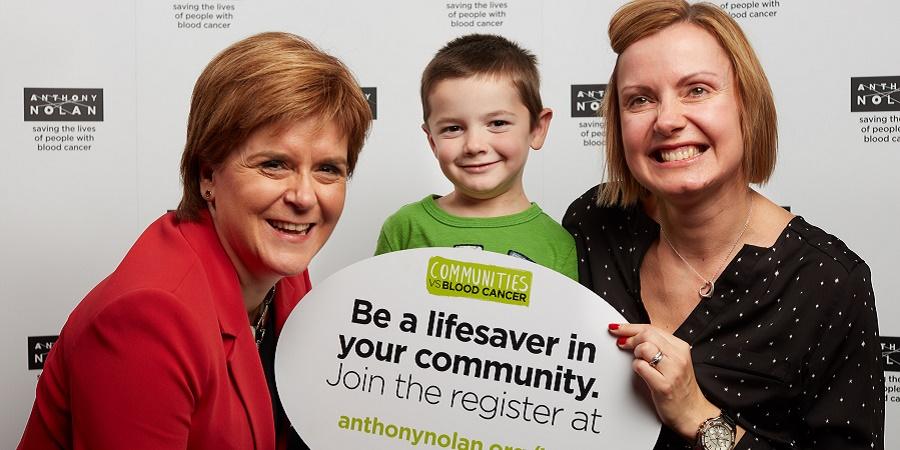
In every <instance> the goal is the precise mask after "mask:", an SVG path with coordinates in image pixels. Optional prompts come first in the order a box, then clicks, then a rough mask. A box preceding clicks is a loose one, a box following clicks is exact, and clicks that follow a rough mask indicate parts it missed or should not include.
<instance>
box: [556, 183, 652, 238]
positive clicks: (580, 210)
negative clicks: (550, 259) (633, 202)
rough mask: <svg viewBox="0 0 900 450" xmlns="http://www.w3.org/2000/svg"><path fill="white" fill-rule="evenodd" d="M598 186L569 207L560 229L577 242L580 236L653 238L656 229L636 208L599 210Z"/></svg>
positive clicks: (601, 208) (603, 207) (608, 207)
mask: <svg viewBox="0 0 900 450" xmlns="http://www.w3.org/2000/svg"><path fill="white" fill-rule="evenodd" d="M600 188H601V185H597V186H594V187H592V188H590V189H589V190H587V191H586V192H585V193H584V194H582V195H581V196H580V197H578V198H576V199H575V200H574V201H572V203H571V204H570V205H569V208H568V209H567V210H566V213H565V215H564V216H563V220H562V226H563V227H564V228H565V229H566V230H568V231H569V233H572V234H573V235H574V236H575V237H576V238H578V237H579V235H597V234H604V235H608V236H610V237H613V238H615V239H617V240H620V239H625V238H628V239H630V237H633V236H636V235H639V234H651V235H655V233H656V232H657V230H656V229H657V228H658V226H657V225H656V223H655V222H653V220H652V219H650V218H649V217H647V215H646V214H644V212H643V211H641V209H640V207H638V206H631V207H627V208H625V207H621V206H599V205H598V204H597V194H598V192H599V189H600Z"/></svg>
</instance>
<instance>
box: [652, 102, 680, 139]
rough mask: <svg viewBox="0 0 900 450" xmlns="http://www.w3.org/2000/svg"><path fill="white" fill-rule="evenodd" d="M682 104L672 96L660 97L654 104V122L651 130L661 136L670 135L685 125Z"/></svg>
mask: <svg viewBox="0 0 900 450" xmlns="http://www.w3.org/2000/svg"><path fill="white" fill-rule="evenodd" d="M683 107H684V105H683V104H682V103H681V102H680V101H678V100H677V99H674V98H668V99H662V100H660V101H659V103H658V104H657V106H656V122H655V123H654V124H653V130H654V131H656V132H657V133H659V134H661V135H663V136H672V135H673V134H675V133H677V132H678V131H679V130H681V129H682V128H684V127H685V125H686V122H687V119H686V118H685V117H684V110H683V109H682V108H683Z"/></svg>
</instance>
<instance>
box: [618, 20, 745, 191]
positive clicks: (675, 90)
mask: <svg viewBox="0 0 900 450" xmlns="http://www.w3.org/2000/svg"><path fill="white" fill-rule="evenodd" d="M617 82H618V94H619V113H620V117H621V127H622V128H621V131H622V143H623V146H624V149H625V160H626V162H627V164H628V168H629V170H630V171H631V173H632V174H633V175H634V177H635V178H636V179H637V181H638V182H639V183H640V184H641V185H643V186H644V187H645V188H647V189H648V190H649V191H650V192H652V193H654V194H656V195H658V196H662V197H670V196H677V195H684V194H698V193H702V192H704V191H707V190H710V189H715V188H716V187H721V186H723V185H726V184H727V183H737V184H742V185H744V186H746V183H747V181H746V177H745V175H744V174H743V171H742V169H741V164H742V158H743V151H744V150H743V140H742V137H741V121H740V114H741V113H740V104H739V98H738V94H737V92H736V89H735V87H734V86H735V83H734V74H733V70H732V67H731V62H730V61H729V59H728V57H727V55H726V54H725V51H724V50H722V48H721V46H720V45H719V43H718V42H717V41H716V39H715V38H714V37H713V36H712V35H710V34H709V33H707V32H706V31H704V30H703V29H702V28H700V27H697V26H696V25H691V24H686V23H681V24H677V25H673V26H670V27H668V28H666V29H664V30H662V31H660V32H658V33H656V34H653V35H650V36H648V37H646V38H644V39H641V40H639V41H637V42H635V43H634V44H632V45H630V46H629V47H628V48H626V49H625V51H624V52H622V54H621V55H620V57H619V62H618V75H617Z"/></svg>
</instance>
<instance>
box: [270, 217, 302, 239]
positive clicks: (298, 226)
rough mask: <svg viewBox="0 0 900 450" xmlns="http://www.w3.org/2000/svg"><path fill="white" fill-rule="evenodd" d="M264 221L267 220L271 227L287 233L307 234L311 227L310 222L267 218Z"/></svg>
mask: <svg viewBox="0 0 900 450" xmlns="http://www.w3.org/2000/svg"><path fill="white" fill-rule="evenodd" d="M266 222H268V223H269V225H271V226H272V228H274V229H276V230H278V231H281V232H282V233H288V234H297V235H305V234H308V233H309V230H310V228H312V224H311V223H291V222H282V221H280V220H267V221H266Z"/></svg>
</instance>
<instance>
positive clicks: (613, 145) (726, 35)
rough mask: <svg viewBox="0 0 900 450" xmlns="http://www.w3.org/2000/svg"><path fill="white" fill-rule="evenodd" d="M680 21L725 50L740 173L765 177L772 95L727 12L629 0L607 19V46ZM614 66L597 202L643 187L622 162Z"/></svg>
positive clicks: (615, 200)
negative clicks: (736, 114)
mask: <svg viewBox="0 0 900 450" xmlns="http://www.w3.org/2000/svg"><path fill="white" fill-rule="evenodd" d="M679 23H690V24H693V25H696V26H699V27H700V28H702V29H704V30H706V31H707V32H708V33H709V34H711V35H712V36H713V37H715V38H716V40H718V41H719V45H721V46H722V49H723V50H724V51H725V53H726V54H727V55H728V59H729V60H730V61H731V66H732V68H733V70H734V82H735V86H736V87H737V92H738V105H739V106H738V107H739V108H740V118H741V133H742V135H743V144H744V158H743V163H742V167H743V172H744V175H745V176H746V177H747V181H748V182H749V183H756V184H763V183H765V182H767V181H768V180H769V177H771V176H772V172H773V171H774V170H775V159H776V153H777V148H778V123H777V117H776V114H775V100H774V99H773V97H772V88H771V87H770V86H769V80H768V79H767V78H766V74H765V72H764V71H763V69H762V65H761V64H760V63H759V59H758V58H757V57H756V53H754V51H753V48H752V47H751V46H750V42H749V41H748V40H747V37H746V36H745V35H744V32H743V31H741V28H740V26H739V25H738V24H737V23H736V22H735V21H734V19H732V18H731V16H729V15H728V13H726V12H724V11H722V10H721V9H720V8H719V7H718V6H716V5H713V4H712V3H705V2H704V3H696V4H693V5H691V4H689V3H688V2H686V1H684V0H634V1H632V2H629V3H628V4H626V5H624V6H622V7H621V8H619V10H618V11H616V13H615V15H613V18H612V19H611V20H610V22H609V41H610V45H611V46H612V49H613V51H614V52H615V53H616V54H617V55H621V54H622V52H624V51H625V49H627V48H628V46H630V45H631V44H633V43H635V42H637V41H639V40H641V39H643V38H645V37H647V36H650V35H652V34H655V33H658V32H660V31H662V30H663V29H665V28H668V27H670V26H672V25H675V24H679ZM618 67H619V66H618V62H617V63H616V67H615V68H614V69H613V72H612V75H611V76H610V77H609V84H608V85H607V87H606V94H605V96H604V99H603V108H602V115H603V117H604V121H605V126H604V128H605V133H606V176H607V181H608V182H607V183H606V184H605V185H604V188H603V189H601V190H600V193H599V194H600V195H599V201H600V203H601V204H604V205H616V204H619V205H622V206H628V205H631V204H634V203H635V202H637V201H638V200H639V199H640V198H641V197H642V196H644V195H646V194H647V193H648V191H647V190H646V189H645V188H644V187H643V186H641V185H640V183H638V181H637V180H636V179H635V178H634V176H633V175H632V174H631V172H630V171H629V170H628V165H627V163H626V162H625V149H624V145H623V143H622V133H621V126H622V123H621V118H620V116H619V93H618V92H617V89H618V87H617V83H616V77H617V75H618Z"/></svg>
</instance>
